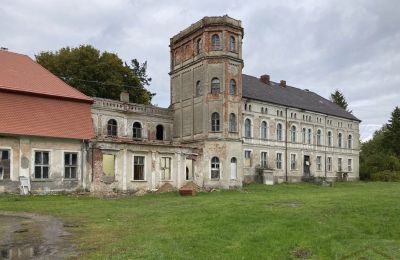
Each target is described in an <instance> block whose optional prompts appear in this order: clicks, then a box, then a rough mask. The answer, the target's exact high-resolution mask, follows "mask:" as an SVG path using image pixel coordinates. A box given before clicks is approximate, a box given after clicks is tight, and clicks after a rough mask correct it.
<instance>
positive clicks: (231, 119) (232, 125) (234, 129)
mask: <svg viewBox="0 0 400 260" xmlns="http://www.w3.org/2000/svg"><path fill="white" fill-rule="evenodd" d="M229 132H237V124H236V115H235V114H234V113H231V114H230V115H229Z"/></svg>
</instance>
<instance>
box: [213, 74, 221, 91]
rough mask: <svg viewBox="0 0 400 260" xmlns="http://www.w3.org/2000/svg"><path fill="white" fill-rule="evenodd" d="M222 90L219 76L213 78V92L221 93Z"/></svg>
mask: <svg viewBox="0 0 400 260" xmlns="http://www.w3.org/2000/svg"><path fill="white" fill-rule="evenodd" d="M220 91H221V89H220V82H219V79H218V78H213V79H212V80H211V94H219V92H220Z"/></svg>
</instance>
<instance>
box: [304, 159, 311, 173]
mask: <svg viewBox="0 0 400 260" xmlns="http://www.w3.org/2000/svg"><path fill="white" fill-rule="evenodd" d="M310 166H311V162H310V156H309V155H304V163H303V171H304V173H303V174H304V176H310Z"/></svg>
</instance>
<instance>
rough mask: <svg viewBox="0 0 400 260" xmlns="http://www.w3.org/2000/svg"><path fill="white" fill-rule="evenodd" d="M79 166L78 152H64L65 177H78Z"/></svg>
mask: <svg viewBox="0 0 400 260" xmlns="http://www.w3.org/2000/svg"><path fill="white" fill-rule="evenodd" d="M77 168H78V154H77V153H64V178H66V179H76V172H77Z"/></svg>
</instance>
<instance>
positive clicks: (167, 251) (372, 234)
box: [0, 182, 400, 259]
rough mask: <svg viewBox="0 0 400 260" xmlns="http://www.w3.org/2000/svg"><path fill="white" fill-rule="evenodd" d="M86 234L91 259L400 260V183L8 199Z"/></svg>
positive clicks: (78, 240)
mask: <svg viewBox="0 0 400 260" xmlns="http://www.w3.org/2000/svg"><path fill="white" fill-rule="evenodd" d="M0 209H1V210H8V211H26V212H36V213H42V214H49V215H53V216H56V217H60V218H61V219H63V220H64V221H65V222H67V223H76V224H78V225H79V226H78V227H69V228H67V229H68V231H69V232H71V233H72V234H73V242H74V243H75V244H76V245H77V247H78V249H79V251H80V254H81V257H82V258H85V259H86V258H90V259H105V258H106V259H109V258H113V259H137V258H152V259H179V258H180V259H194V258H195V259H210V258H219V259H228V258H230V259H259V258H264V259H265V258H267V259H290V258H293V259H295V258H301V257H303V258H307V257H308V258H312V259H361V258H362V259H364V258H365V259H400V183H378V182H377V183H363V182H357V183H337V184H336V186H335V187H321V186H316V185H311V184H282V185H276V186H264V185H250V186H247V187H246V188H243V189H242V190H230V191H219V192H212V193H201V194H198V196H196V197H180V196H179V195H177V194H158V195H157V194H152V195H146V196H144V197H124V198H118V199H99V198H93V197H77V196H62V195H54V196H31V197H20V196H10V195H6V196H0Z"/></svg>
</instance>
